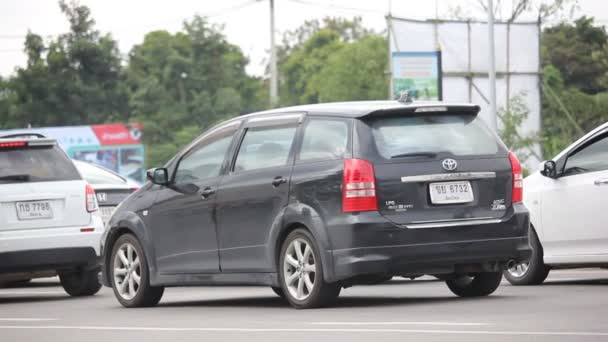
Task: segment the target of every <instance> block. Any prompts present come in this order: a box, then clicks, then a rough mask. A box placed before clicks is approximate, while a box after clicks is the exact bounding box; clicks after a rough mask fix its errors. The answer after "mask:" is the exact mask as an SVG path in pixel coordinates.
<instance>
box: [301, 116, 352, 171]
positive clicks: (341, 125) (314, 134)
mask: <svg viewBox="0 0 608 342" xmlns="http://www.w3.org/2000/svg"><path fill="white" fill-rule="evenodd" d="M347 144H348V122H347V121H345V120H340V119H314V118H312V119H310V121H308V123H307V124H306V127H305V128H304V136H303V138H302V147H301V148H300V155H299V157H298V160H300V161H307V160H333V159H342V157H344V153H346V148H347Z"/></svg>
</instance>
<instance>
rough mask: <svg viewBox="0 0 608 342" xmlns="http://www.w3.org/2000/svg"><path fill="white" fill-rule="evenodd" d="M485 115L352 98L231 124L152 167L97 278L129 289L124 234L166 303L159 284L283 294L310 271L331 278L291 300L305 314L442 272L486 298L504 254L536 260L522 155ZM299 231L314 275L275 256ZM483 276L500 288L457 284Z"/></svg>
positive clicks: (121, 211)
mask: <svg viewBox="0 0 608 342" xmlns="http://www.w3.org/2000/svg"><path fill="white" fill-rule="evenodd" d="M478 111H479V107H478V106H475V105H469V104H454V105H451V104H446V103H414V104H404V103H400V102H396V101H374V102H350V103H332V104H319V105H309V106H299V107H291V108H285V109H276V110H272V111H267V112H262V113H256V114H250V115H246V116H241V117H237V118H234V119H232V120H230V121H227V122H225V123H222V124H220V125H218V126H216V127H214V128H212V129H210V130H209V131H207V132H205V133H204V134H203V135H201V136H200V137H199V138H198V139H196V140H195V141H194V142H193V143H192V144H190V145H189V146H187V147H186V148H185V149H184V150H183V151H182V152H180V153H179V154H178V155H177V156H175V157H174V158H173V159H172V160H171V161H170V162H168V164H167V165H166V166H165V168H159V169H153V170H150V171H149V172H148V177H149V178H150V179H151V180H152V182H148V183H147V184H145V185H144V186H143V187H142V188H141V189H140V190H138V191H137V192H136V193H135V194H133V195H132V196H131V197H130V198H128V199H127V200H126V201H125V202H123V204H122V205H121V206H120V207H119V208H118V209H117V210H116V212H115V214H114V216H113V217H112V218H111V220H110V223H109V225H108V227H109V229H108V230H107V231H106V235H105V238H104V239H103V242H102V243H103V246H102V249H103V250H104V252H105V256H104V261H105V267H104V268H103V275H104V283H105V284H106V285H107V286H111V285H112V284H113V283H114V285H115V286H114V287H115V291H116V287H117V284H115V283H120V282H121V280H120V279H121V278H120V277H118V278H116V277H114V276H116V275H115V274H113V273H112V272H113V271H112V270H113V265H114V266H116V265H118V266H116V269H121V271H120V272H127V271H129V272H130V271H131V266H129V265H131V264H132V263H131V262H129V263H127V262H126V261H125V265H127V266H125V267H124V269H123V268H121V267H122V266H120V265H121V263H120V262H118V264H117V263H116V262H114V261H113V260H114V259H113V254H114V253H113V249H114V250H116V248H117V246H116V245H117V243H116V241H117V240H118V239H120V237H121V236H123V235H124V234H129V235H131V237H132V240H137V245H138V246H139V247H137V250H138V253H137V255H138V256H140V257H143V259H145V261H146V265H145V266H144V268H145V270H144V271H143V272H144V273H145V275H142V274H141V273H140V274H139V275H137V277H138V278H139V280H140V281H142V279H143V278H146V279H143V281H144V282H146V281H147V282H148V283H145V284H144V283H141V284H139V283H138V285H137V286H135V285H132V286H133V288H136V287H137V288H139V287H140V286H141V287H146V288H145V289H144V290H142V291H140V292H145V291H147V287H150V288H153V289H156V292H155V293H156V295H157V297H158V299H160V295H162V290H159V289H162V288H163V287H165V286H179V285H203V284H258V285H269V286H272V287H273V288H274V289H275V291H276V292H277V293H279V294H281V295H285V291H286V290H287V287H286V285H285V282H287V281H288V280H285V282H283V281H282V280H281V279H282V275H283V276H284V277H285V279H287V277H288V276H292V275H293V276H294V277H296V276H297V275H299V276H300V277H302V274H304V277H305V278H306V277H307V276H308V281H309V282H310V279H312V278H313V277H315V278H316V279H317V280H319V278H320V277H322V282H323V284H324V285H319V286H317V288H315V287H314V286H313V287H311V288H312V289H315V291H316V290H317V289H318V288H320V290H318V291H321V292H323V293H322V294H318V293H316V292H314V291H312V290H310V289H309V290H302V292H303V293H304V292H306V291H308V294H309V296H310V297H311V298H312V297H315V298H314V300H313V299H311V298H308V299H307V300H297V299H294V298H292V297H294V296H286V297H287V299H288V300H289V301H290V302H291V304H292V305H294V306H296V307H312V306H320V305H325V304H326V303H324V301H325V300H326V301H329V300H330V299H331V298H333V297H335V296H337V293H338V292H339V290H340V288H342V287H348V286H351V285H356V284H359V283H374V282H379V281H382V280H385V279H389V278H390V277H391V276H393V275H403V276H411V277H416V276H420V275H425V274H430V275H436V276H438V277H440V278H445V279H446V280H447V281H448V285H449V286H450V289H452V291H454V292H455V293H457V294H459V295H462V296H467V295H487V294H489V293H491V292H493V291H494V290H495V288H496V287H497V286H498V283H499V282H500V278H498V280H496V279H497V278H496V277H499V276H500V271H501V270H502V269H503V268H504V266H505V265H506V264H507V263H508V262H515V261H520V260H526V259H527V258H528V257H529V255H530V247H529V245H528V226H529V217H528V212H527V210H526V208H525V207H524V205H523V204H522V202H521V167H520V165H519V162H517V159H516V158H514V155H513V154H512V153H510V152H508V151H507V149H506V148H505V147H504V145H503V144H502V142H501V141H500V139H499V138H498V137H496V136H495V135H494V134H493V133H491V132H490V131H489V130H488V129H486V128H485V126H483V124H482V123H481V122H480V120H479V119H477V113H478ZM201 175H202V177H201ZM209 175H212V176H211V177H207V176H209ZM454 187H456V188H454ZM431 191H432V192H433V193H432V194H431ZM454 194H456V195H454ZM431 197H433V198H431ZM434 202H436V203H434ZM439 202H440V203H439ZM455 202H459V203H455ZM438 203H439V204H438ZM293 234H295V235H298V234H299V235H298V236H299V237H298V236H296V237H293V238H292V237H291V236H292V235H293ZM294 238H297V239H300V240H298V241H299V242H296V244H295V246H297V248H298V249H300V245H301V244H306V246H310V247H311V248H312V251H307V250H304V249H301V250H300V251H299V252H297V251H296V252H294V253H295V254H292V255H295V256H297V257H298V258H300V257H301V256H302V255H301V253H302V252H303V253H304V254H306V256H305V257H307V258H311V259H310V260H312V259H314V258H320V262H316V265H317V266H315V267H318V268H317V269H316V273H314V272H312V271H311V272H312V273H306V270H305V268H306V267H305V265H303V264H300V265H298V264H296V263H295V262H294V266H293V269H292V268H291V266H289V264H288V263H282V261H283V256H282V253H283V252H285V253H287V252H288V250H286V249H285V248H287V249H289V248H291V250H292V251H294V250H295V249H294V248H295V247H290V246H285V241H286V239H291V240H290V241H292V240H293V239H294ZM132 240H130V241H132ZM121 241H122V240H121ZM294 241H295V240H294ZM125 246H126V245H125ZM129 248H131V249H133V248H132V247H129ZM301 248H304V247H301ZM125 251H126V249H125ZM285 253H283V254H285ZM123 254H124V253H123ZM142 254H143V255H142ZM311 255H312V256H311ZM133 258H136V257H133ZM285 258H286V259H285V260H286V262H287V261H289V260H288V259H289V256H288V255H287V254H285ZM116 260H118V259H116ZM137 260H140V259H137ZM298 260H300V259H298ZM136 263H137V265H138V266H140V265H141V263H140V262H139V261H138V262H136ZM283 265H285V267H284V268H283ZM311 267H312V266H311ZM300 273H302V274H300ZM307 274H308V275H307ZM477 274H481V275H486V274H492V276H491V277H489V278H491V280H488V279H485V278H484V279H485V280H484V279H481V278H483V277H479V279H481V280H477V283H484V284H485V283H488V282H490V283H492V284H491V285H489V287H490V288H491V287H493V289H487V287H488V286H486V285H487V284H486V285H484V286H485V287H486V289H484V290H480V289H479V288H478V289H477V290H470V289H469V290H466V289H465V290H464V291H463V290H462V289H460V288H468V287H467V286H469V287H470V286H473V285H470V284H477V283H475V281H474V278H475V275H477ZM113 275H114V276H113ZM317 276H319V277H317ZM465 276H466V277H468V278H470V279H468V280H466V281H464V283H463V280H462V279H461V278H463V277H465ZM142 277H143V278H142ZM486 278H488V277H486ZM126 281H127V279H126V278H125V279H123V280H122V282H126ZM289 281H291V280H289ZM450 282H451V283H450ZM465 283H466V284H465ZM459 284H460V285H459ZM463 284H464V285H463ZM467 284H469V285H467ZM305 285H306V286H308V284H305ZM475 286H477V285H475ZM299 287H304V285H300V283H299V281H298V289H297V291H298V293H299V291H300V288H299ZM478 287H479V286H478ZM482 287H483V286H482ZM123 288H127V285H126V284H125V285H123ZM330 288H331V289H330ZM459 289H460V290H459ZM294 291H295V290H294ZM467 291H468V292H467ZM159 292H160V295H159V294H158V293H159ZM313 292H314V293H313ZM138 295H139V294H138ZM117 297H118V295H117ZM302 298H303V297H302ZM118 299H119V300H120V301H121V303H122V304H123V305H125V306H141V305H151V304H155V302H157V301H158V300H152V299H150V300H148V301H144V300H143V299H141V300H139V299H138V301H137V303H135V302H133V301H135V299H137V298H135V299H133V298H132V301H131V302H129V301H127V300H124V298H122V300H121V298H120V297H119V298H118Z"/></svg>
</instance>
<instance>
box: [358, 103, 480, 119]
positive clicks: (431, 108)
mask: <svg viewBox="0 0 608 342" xmlns="http://www.w3.org/2000/svg"><path fill="white" fill-rule="evenodd" d="M480 110H481V107H479V106H478V105H474V104H454V105H451V104H441V103H434V104H423V105H416V104H414V105H408V106H403V107H390V108H386V109H379V110H375V111H373V112H370V113H368V114H366V115H363V117H375V116H385V115H386V116H393V115H424V114H430V115H432V114H458V115H473V116H477V114H479V111H480Z"/></svg>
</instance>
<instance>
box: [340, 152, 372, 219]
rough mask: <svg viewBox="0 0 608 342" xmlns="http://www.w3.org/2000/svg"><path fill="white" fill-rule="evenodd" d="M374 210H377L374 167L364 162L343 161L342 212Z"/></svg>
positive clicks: (355, 160) (356, 160)
mask: <svg viewBox="0 0 608 342" xmlns="http://www.w3.org/2000/svg"><path fill="white" fill-rule="evenodd" d="M374 210H378V202H377V199H376V177H375V176H374V166H373V165H372V164H371V163H370V162H368V161H366V160H361V159H346V160H344V183H343V189H342V211H343V212H345V213H348V212H353V211H374Z"/></svg>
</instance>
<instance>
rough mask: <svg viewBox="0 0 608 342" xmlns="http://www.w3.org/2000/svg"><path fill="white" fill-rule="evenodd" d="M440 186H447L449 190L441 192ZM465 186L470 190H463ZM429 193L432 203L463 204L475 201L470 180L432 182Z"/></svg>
mask: <svg viewBox="0 0 608 342" xmlns="http://www.w3.org/2000/svg"><path fill="white" fill-rule="evenodd" d="M438 187H446V189H445V190H446V191H447V192H445V193H441V192H440V191H438ZM454 187H455V188H454ZM463 187H464V188H466V189H468V191H462V190H463ZM454 190H456V191H454ZM429 194H430V196H431V203H432V204H463V203H471V202H473V201H475V195H474V194H473V188H472V187H471V182H470V181H457V182H437V183H430V184H429Z"/></svg>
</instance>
